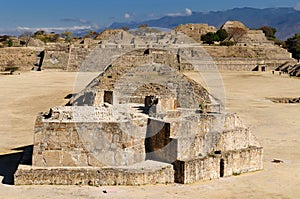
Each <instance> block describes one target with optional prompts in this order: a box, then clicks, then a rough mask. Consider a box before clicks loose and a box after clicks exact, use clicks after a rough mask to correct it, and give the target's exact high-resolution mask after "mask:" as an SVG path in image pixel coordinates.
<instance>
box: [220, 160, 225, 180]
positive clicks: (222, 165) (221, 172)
mask: <svg viewBox="0 0 300 199" xmlns="http://www.w3.org/2000/svg"><path fill="white" fill-rule="evenodd" d="M224 170H225V163H224V159H221V160H220V177H221V178H223V177H224Z"/></svg>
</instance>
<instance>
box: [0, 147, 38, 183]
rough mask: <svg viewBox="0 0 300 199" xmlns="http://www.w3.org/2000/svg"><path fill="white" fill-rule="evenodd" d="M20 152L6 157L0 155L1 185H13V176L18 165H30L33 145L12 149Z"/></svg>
mask: <svg viewBox="0 0 300 199" xmlns="http://www.w3.org/2000/svg"><path fill="white" fill-rule="evenodd" d="M12 150H15V151H21V152H16V153H11V154H7V155H0V176H3V177H4V178H3V180H2V183H3V184H9V185H13V184H14V174H15V172H16V171H17V169H18V166H19V165H20V164H23V165H32V151H33V145H29V146H24V147H20V148H15V149H12Z"/></svg>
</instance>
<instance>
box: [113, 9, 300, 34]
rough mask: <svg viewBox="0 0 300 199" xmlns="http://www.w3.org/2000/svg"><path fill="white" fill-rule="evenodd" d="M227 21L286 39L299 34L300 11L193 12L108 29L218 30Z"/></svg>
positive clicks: (238, 10)
mask: <svg viewBox="0 0 300 199" xmlns="http://www.w3.org/2000/svg"><path fill="white" fill-rule="evenodd" d="M228 20H237V21H241V22H242V23H244V24H245V25H246V26H247V27H249V28H260V27H261V26H272V27H275V28H276V29H277V33H276V36H277V38H279V39H283V40H284V39H286V38H288V37H291V36H293V35H294V34H295V33H299V34H300V11H297V10H295V9H293V8H265V9H256V8H248V7H245V8H234V9H231V10H226V11H212V12H193V13H192V15H190V16H176V17H171V16H165V17H162V18H160V19H155V20H148V21H142V22H131V23H113V24H112V25H111V26H110V27H109V28H120V27H124V26H127V27H129V28H136V27H137V26H139V25H141V24H148V26H152V27H162V28H174V27H176V26H178V25H180V24H187V23H207V24H209V25H212V26H215V27H217V28H219V27H220V26H221V25H222V24H223V23H225V22H226V21H228Z"/></svg>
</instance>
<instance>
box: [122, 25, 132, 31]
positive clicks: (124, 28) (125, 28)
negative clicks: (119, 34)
mask: <svg viewBox="0 0 300 199" xmlns="http://www.w3.org/2000/svg"><path fill="white" fill-rule="evenodd" d="M121 29H122V30H125V31H128V30H130V28H129V27H128V26H124V27H122V28H121Z"/></svg>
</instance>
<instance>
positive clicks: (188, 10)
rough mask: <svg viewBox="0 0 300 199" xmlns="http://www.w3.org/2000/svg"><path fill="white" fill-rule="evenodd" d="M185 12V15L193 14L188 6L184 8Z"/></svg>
mask: <svg viewBox="0 0 300 199" xmlns="http://www.w3.org/2000/svg"><path fill="white" fill-rule="evenodd" d="M185 14H186V15H187V16H190V15H192V14H193V11H192V10H191V9H189V8H186V9H185Z"/></svg>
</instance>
